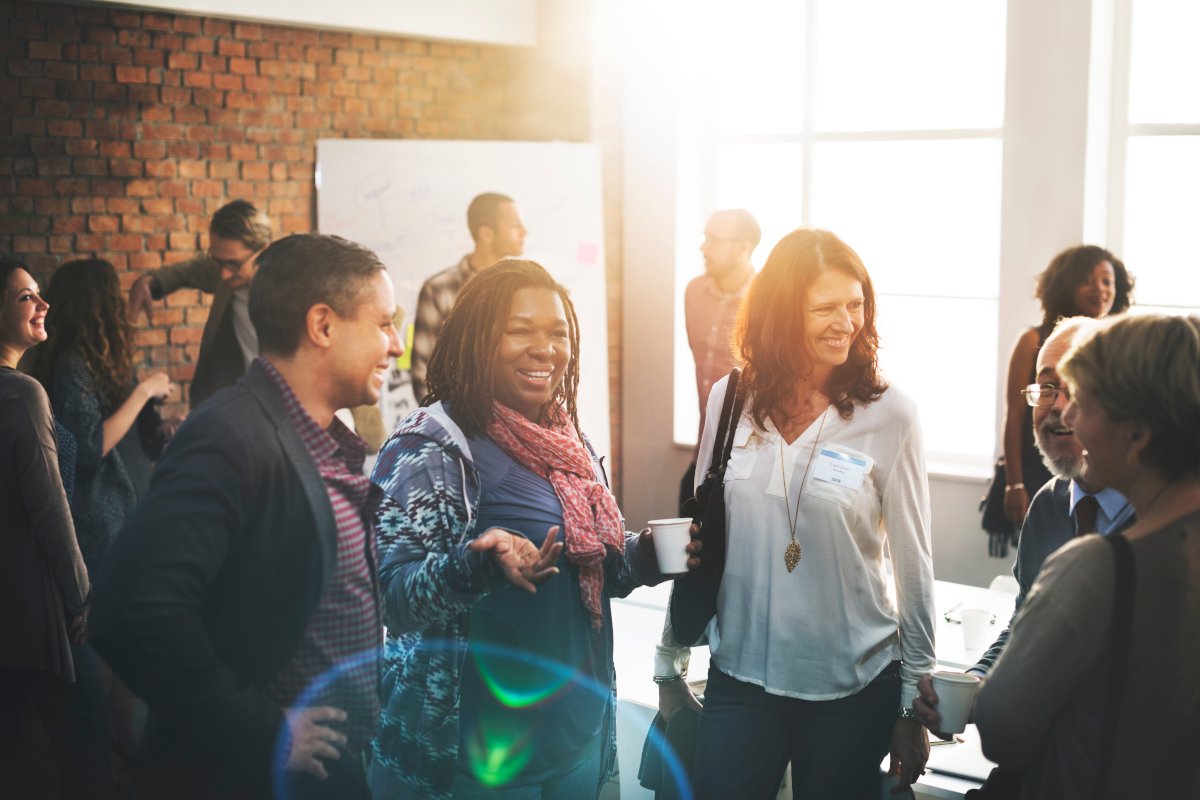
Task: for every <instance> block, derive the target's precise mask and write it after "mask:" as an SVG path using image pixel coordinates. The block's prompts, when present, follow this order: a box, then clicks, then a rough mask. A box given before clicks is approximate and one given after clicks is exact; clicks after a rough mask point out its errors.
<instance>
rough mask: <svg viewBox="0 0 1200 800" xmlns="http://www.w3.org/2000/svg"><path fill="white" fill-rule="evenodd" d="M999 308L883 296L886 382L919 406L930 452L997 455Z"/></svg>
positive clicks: (982, 303)
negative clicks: (995, 440)
mask: <svg viewBox="0 0 1200 800" xmlns="http://www.w3.org/2000/svg"><path fill="white" fill-rule="evenodd" d="M998 305H999V303H998V302H997V301H996V300H957V299H946V298H939V297H894V296H893V297H888V296H886V295H885V296H881V297H880V298H879V335H880V337H881V338H882V340H883V346H882V348H881V349H880V352H879V362H880V365H881V366H882V367H883V371H884V374H885V375H886V376H887V378H888V380H889V381H890V382H891V383H893V384H894V385H896V386H898V387H900V388H901V389H903V390H904V391H905V392H906V393H907V394H908V395H910V396H911V397H912V398H913V399H915V400H916V401H917V407H918V408H919V409H920V412H921V426H922V429H923V430H924V433H925V449H926V450H927V451H932V452H935V453H939V452H940V453H954V454H958V455H969V456H978V457H980V459H981V460H986V459H990V458H991V456H992V453H993V448H994V445H995V442H994V441H993V437H994V435H995V423H996V352H997V350H996V348H997V342H996V336H997V329H998V314H999V310H998Z"/></svg>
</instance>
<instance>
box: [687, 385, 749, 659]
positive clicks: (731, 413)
mask: <svg viewBox="0 0 1200 800" xmlns="http://www.w3.org/2000/svg"><path fill="white" fill-rule="evenodd" d="M741 376H742V371H741V370H740V369H736V368H735V369H734V370H733V371H732V372H730V373H729V383H728V385H727V386H726V387H725V402H724V403H722V404H721V420H720V423H719V425H718V426H717V437H716V439H715V440H714V441H713V452H712V462H711V463H710V464H709V467H708V472H706V473H705V474H704V480H703V481H702V482H701V484H700V486H699V487H698V488H697V489H696V494H695V496H694V497H692V498H691V499H689V500H688V501H687V502H686V503H684V506H683V508H684V513H685V514H688V515H690V516H691V517H692V519H693V521H694V522H695V523H696V524H697V525H699V526H700V536H699V539H700V541H701V542H703V543H704V547H703V548H701V550H700V566H698V567H696V568H695V569H693V570H691V571H689V572H688V573H687V574H686V575H684V576H683V577H681V578H676V579H675V586H674V588H673V591H672V592H671V606H670V612H669V613H670V615H671V628H672V629H673V631H674V633H675V641H677V642H679V644H681V645H684V646H685V647H690V646H691V645H693V644H695V643H696V642H698V641H700V637H702V636H703V635H704V631H705V629H706V628H707V627H708V622H709V620H711V619H712V618H713V616H714V615H716V613H717V592H719V591H720V589H721V576H722V575H723V574H724V572H725V534H726V531H725V467H726V466H727V465H728V464H729V454H730V453H731V452H732V451H733V436H734V432H735V431H736V430H737V423H738V420H740V419H741V417H742V408H743V407H744V406H745V404H746V398H745V395H744V393H743V392H742V391H740V388H741V387H740V385H739V384H740V379H741Z"/></svg>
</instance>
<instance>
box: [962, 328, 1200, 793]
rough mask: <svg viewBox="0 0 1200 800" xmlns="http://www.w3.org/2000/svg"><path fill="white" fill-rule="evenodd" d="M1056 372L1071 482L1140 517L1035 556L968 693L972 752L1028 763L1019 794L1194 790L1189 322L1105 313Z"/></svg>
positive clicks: (1193, 407) (1195, 594) (1194, 524)
mask: <svg viewBox="0 0 1200 800" xmlns="http://www.w3.org/2000/svg"><path fill="white" fill-rule="evenodd" d="M1058 371H1059V373H1060V374H1061V375H1062V376H1063V377H1065V378H1066V380H1067V382H1068V385H1069V387H1070V391H1071V404H1070V405H1069V406H1068V407H1067V409H1066V411H1065V413H1064V414H1063V420H1064V422H1065V423H1066V424H1067V425H1068V426H1070V427H1072V428H1073V429H1074V430H1075V435H1076V436H1077V437H1078V438H1079V441H1080V443H1081V444H1082V445H1083V447H1084V477H1085V478H1086V479H1087V481H1088V482H1089V483H1092V484H1094V485H1097V486H1108V487H1111V488H1113V489H1116V490H1117V491H1119V492H1120V493H1121V494H1123V495H1125V496H1126V497H1128V498H1129V501H1130V502H1131V503H1132V504H1133V507H1134V509H1135V510H1136V512H1137V518H1138V521H1137V524H1135V525H1134V526H1133V527H1131V528H1129V529H1128V530H1126V531H1125V532H1124V533H1113V534H1109V535H1107V536H1103V537H1101V536H1096V535H1090V536H1083V537H1080V538H1078V539H1075V540H1074V541H1072V542H1071V543H1069V544H1067V545H1066V546H1064V547H1063V548H1062V549H1060V550H1059V551H1058V552H1056V553H1055V554H1054V555H1052V556H1051V557H1050V558H1049V559H1047V560H1046V563H1045V565H1044V566H1043V567H1042V571H1041V573H1039V575H1038V579H1037V582H1036V583H1035V584H1034V586H1033V588H1032V590H1031V591H1030V593H1029V595H1028V597H1027V599H1026V600H1025V603H1024V605H1023V606H1022V608H1021V613H1020V615H1019V616H1018V617H1017V619H1016V621H1015V622H1014V623H1013V626H1012V634H1011V637H1010V638H1009V641H1008V647H1007V648H1006V649H1005V651H1004V653H1003V655H1001V656H1000V659H999V660H998V661H997V662H996V665H995V667H994V668H993V669H992V671H991V673H990V674H989V676H988V678H987V680H986V682H985V683H984V685H983V686H982V687H981V688H980V690H979V695H978V697H977V699H976V703H975V710H974V720H975V723H976V724H977V725H978V726H979V733H980V736H981V737H982V740H983V751H984V754H985V755H987V756H988V757H989V758H991V759H992V760H994V761H998V762H999V763H1000V764H1001V765H1002V766H1006V767H1007V766H1011V767H1014V768H1019V769H1025V770H1026V779H1025V784H1024V790H1023V792H1022V797H1023V798H1047V800H1048V799H1049V798H1093V797H1096V798H1099V797H1105V796H1108V797H1195V796H1197V795H1196V792H1197V790H1198V789H1200V762H1198V761H1197V759H1196V753H1197V752H1200V622H1198V621H1200V319H1197V318H1195V317H1192V318H1185V317H1175V316H1165V315H1159V314H1153V315H1145V316H1140V315H1139V316H1132V317H1126V318H1122V319H1118V320H1114V321H1112V322H1109V323H1107V324H1104V325H1102V326H1099V327H1098V328H1097V329H1096V330H1094V331H1092V332H1090V333H1088V334H1085V335H1084V336H1082V337H1081V338H1080V339H1079V340H1077V341H1076V342H1075V344H1074V346H1073V348H1072V349H1071V350H1070V351H1069V352H1068V353H1067V355H1066V357H1065V359H1064V360H1063V361H1062V362H1061V363H1060V364H1059V367H1058ZM1153 732H1159V733H1161V734H1162V735H1150V734H1152V733H1153Z"/></svg>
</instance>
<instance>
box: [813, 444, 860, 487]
mask: <svg viewBox="0 0 1200 800" xmlns="http://www.w3.org/2000/svg"><path fill="white" fill-rule="evenodd" d="M866 475H867V462H866V461H864V460H863V459H861V458H855V457H854V456H848V455H846V454H845V453H838V452H835V451H833V450H825V449H822V450H821V453H820V455H818V456H817V463H816V464H815V465H814V466H813V478H815V479H816V480H819V481H825V482H827V483H833V484H837V485H838V486H845V487H846V488H847V489H853V490H854V491H856V492H857V491H858V490H859V489H861V488H862V485H863V478H865V477H866Z"/></svg>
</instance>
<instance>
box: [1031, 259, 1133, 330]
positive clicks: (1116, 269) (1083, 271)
mask: <svg viewBox="0 0 1200 800" xmlns="http://www.w3.org/2000/svg"><path fill="white" fill-rule="evenodd" d="M1105 261H1107V262H1108V263H1110V264H1112V268H1113V274H1114V275H1115V276H1116V286H1115V287H1114V292H1113V305H1112V310H1111V311H1109V312H1108V313H1109V314H1120V313H1121V312H1122V311H1124V310H1125V309H1127V308H1129V303H1130V295H1132V294H1133V285H1134V283H1135V281H1136V279H1135V278H1134V277H1133V276H1132V275H1130V274H1129V271H1128V270H1127V269H1125V264H1124V262H1122V261H1121V259H1119V258H1117V257H1116V256H1114V255H1113V254H1112V253H1110V252H1109V251H1108V250H1105V249H1104V248H1103V247H1097V246H1096V245H1094V244H1085V245H1080V246H1079V247H1071V248H1068V249H1066V250H1063V251H1062V252H1061V253H1059V254H1058V255H1056V256H1055V257H1054V259H1053V260H1052V261H1051V262H1050V266H1048V267H1046V269H1045V271H1044V272H1042V274H1041V275H1038V278H1037V299H1038V300H1041V301H1042V324H1048V323H1052V322H1054V320H1056V319H1058V318H1059V317H1075V316H1079V312H1078V311H1077V310H1076V309H1075V290H1076V289H1078V288H1079V287H1080V286H1082V285H1084V284H1085V283H1087V282H1088V280H1089V279H1090V278H1091V276H1092V270H1094V269H1095V268H1096V265H1097V264H1101V263H1103V262H1105Z"/></svg>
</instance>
